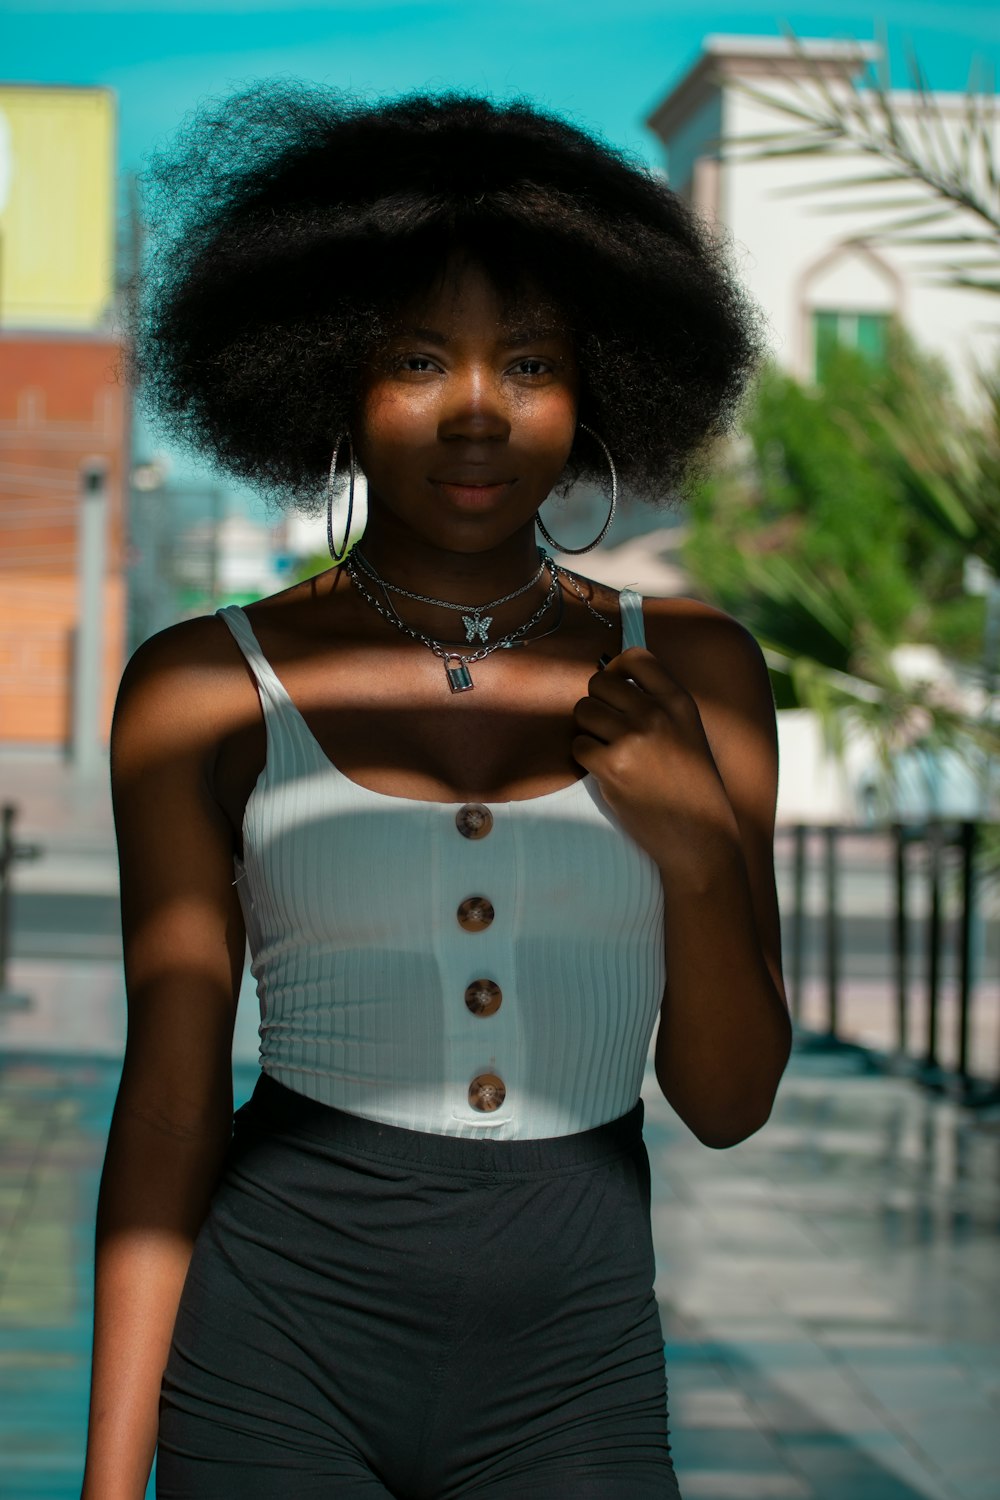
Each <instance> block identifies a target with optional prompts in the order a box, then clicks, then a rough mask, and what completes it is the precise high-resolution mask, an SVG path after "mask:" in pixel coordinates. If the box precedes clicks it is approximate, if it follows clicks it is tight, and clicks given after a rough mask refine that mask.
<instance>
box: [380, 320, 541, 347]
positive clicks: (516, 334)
mask: <svg viewBox="0 0 1000 1500" xmlns="http://www.w3.org/2000/svg"><path fill="white" fill-rule="evenodd" d="M561 332H562V331H561V330H560V329H559V328H558V327H557V326H556V325H555V324H554V323H533V324H531V325H530V326H528V327H526V328H515V329H511V331H510V332H508V333H504V335H503V337H502V339H501V342H502V344H503V347H504V348H505V349H517V348H520V346H521V345H522V344H533V343H536V342H539V341H541V340H542V339H550V338H559V337H561ZM396 336H397V338H404V339H421V340H423V341H424V342H426V343H428V344H440V345H442V347H444V348H447V346H448V345H449V344H450V343H451V339H449V338H448V336H447V334H444V333H442V332H441V331H440V330H439V329H437V328H401V329H400V331H399V333H398V334H397V335H396Z"/></svg>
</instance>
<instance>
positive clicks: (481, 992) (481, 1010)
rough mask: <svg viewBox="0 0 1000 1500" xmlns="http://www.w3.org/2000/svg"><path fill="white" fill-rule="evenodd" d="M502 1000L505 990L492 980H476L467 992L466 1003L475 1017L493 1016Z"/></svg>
mask: <svg viewBox="0 0 1000 1500" xmlns="http://www.w3.org/2000/svg"><path fill="white" fill-rule="evenodd" d="M502 1000H503V990H502V989H501V988H500V986H499V985H498V984H494V982H493V980H492V979H474V980H473V981H472V983H471V984H470V985H469V986H468V987H467V989H466V991H465V1003H466V1005H467V1006H468V1007H469V1009H470V1010H471V1011H472V1014H473V1015H474V1016H492V1015H493V1013H494V1011H497V1010H499V1009H500V1002H501V1001H502Z"/></svg>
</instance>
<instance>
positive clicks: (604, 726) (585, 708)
mask: <svg viewBox="0 0 1000 1500" xmlns="http://www.w3.org/2000/svg"><path fill="white" fill-rule="evenodd" d="M573 718H574V721H575V723H576V726H577V728H578V729H579V730H581V731H582V732H583V733H584V734H591V735H593V736H594V738H595V739H597V740H603V741H604V743H605V744H606V745H610V744H611V743H612V741H614V740H616V739H617V738H618V736H619V735H621V734H624V733H625V732H626V730H627V729H628V723H627V722H626V720H625V717H624V715H622V714H620V713H619V712H618V710H617V709H616V708H611V707H610V706H609V705H608V704H606V703H600V702H599V701H598V700H597V699H596V698H581V699H580V701H579V703H578V704H577V705H576V708H575V710H574V712H573Z"/></svg>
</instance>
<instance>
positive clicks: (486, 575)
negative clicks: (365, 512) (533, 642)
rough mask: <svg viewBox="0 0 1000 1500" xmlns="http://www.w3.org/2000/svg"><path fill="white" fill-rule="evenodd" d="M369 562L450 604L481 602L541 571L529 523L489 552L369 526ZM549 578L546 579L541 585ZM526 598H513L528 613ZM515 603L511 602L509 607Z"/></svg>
mask: <svg viewBox="0 0 1000 1500" xmlns="http://www.w3.org/2000/svg"><path fill="white" fill-rule="evenodd" d="M359 547H360V550H361V552H362V553H363V554H364V557H365V560H366V562H368V563H370V564H371V566H372V567H373V568H374V569H375V571H376V572H377V573H379V574H380V575H381V576H382V577H383V578H384V579H386V581H387V582H389V583H394V584H397V585H398V586H399V587H400V588H405V589H409V590H410V592H411V593H414V594H425V595H427V597H428V598H431V599H441V600H444V601H446V602H447V603H449V604H467V605H470V606H475V605H479V604H486V603H488V602H489V601H490V600H493V599H497V598H500V597H502V596H503V595H504V594H509V593H512V592H513V591H514V590H515V589H519V588H521V587H522V586H523V585H524V584H525V583H527V582H528V580H529V579H530V578H532V577H533V576H534V574H535V573H537V571H538V564H539V555H538V542H537V540H536V538H535V532H534V526H533V525H531V526H525V527H522V528H521V530H519V531H518V532H516V533H514V534H513V535H512V536H510V537H506V538H505V539H504V540H503V541H502V542H501V543H499V544H498V545H497V546H495V547H491V548H489V550H486V551H475V552H473V551H468V552H465V551H453V550H450V549H445V548H441V547H437V546H435V545H434V544H433V543H431V542H428V541H426V540H425V539H423V538H420V537H414V536H413V535H412V534H408V535H407V536H406V537H405V538H402V537H399V536H396V535H393V529H392V528H390V527H386V526H382V525H376V526H374V527H372V526H371V525H369V527H368V528H367V529H366V531H365V535H364V537H363V538H362V540H361V542H360V543H359ZM542 582H544V578H543V580H540V585H541V583H542ZM523 604H524V597H522V598H521V599H520V600H514V601H512V605H513V607H514V611H515V613H516V614H518V615H520V614H521V613H523ZM508 607H510V606H508Z"/></svg>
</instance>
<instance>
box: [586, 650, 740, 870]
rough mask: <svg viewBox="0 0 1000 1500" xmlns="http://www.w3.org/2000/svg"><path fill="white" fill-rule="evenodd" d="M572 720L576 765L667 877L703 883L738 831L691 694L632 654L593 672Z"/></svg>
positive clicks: (647, 654)
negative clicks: (588, 775) (721, 849)
mask: <svg viewBox="0 0 1000 1500" xmlns="http://www.w3.org/2000/svg"><path fill="white" fill-rule="evenodd" d="M573 717H574V720H575V722H576V726H577V733H576V735H575V736H574V739H573V742H572V746H571V749H572V753H573V757H574V759H575V760H576V761H578V762H579V764H580V765H581V766H583V768H584V769H585V770H587V771H592V772H593V774H594V775H595V776H596V777H597V780H598V782H599V784H600V788H601V794H602V796H603V797H604V800H605V801H606V802H607V804H608V806H609V807H610V808H611V810H612V812H614V814H615V816H616V817H617V818H618V820H619V822H620V823H621V824H622V826H623V828H624V829H625V830H626V832H627V833H629V834H630V835H631V836H632V838H634V839H635V841H636V843H638V844H639V845H641V847H642V848H644V849H645V850H646V852H647V853H648V854H649V855H650V856H651V858H652V859H654V860H655V861H656V863H657V865H658V866H659V868H660V870H661V872H663V873H664V874H665V875H669V876H671V877H677V878H683V879H684V880H687V881H695V882H696V881H697V880H698V878H699V877H700V876H703V875H704V873H705V867H706V861H707V862H709V863H711V858H712V852H713V850H716V849H718V848H719V847H720V840H721V841H722V842H724V843H725V844H727V845H728V848H729V851H730V852H731V850H732V848H733V847H734V842H733V841H735V847H738V845H739V829H738V825H737V822H736V816H735V813H734V812H733V809H732V805H731V803H730V801H729V798H728V797H727V795H726V789H725V787H724V785H723V783H722V777H721V776H720V774H719V770H718V767H717V766H716V764H715V760H714V758H713V756H712V751H711V748H710V746H709V743H708V738H707V736H706V734H705V729H704V726H703V724H702V721H701V714H700V713H699V711H698V705H697V704H696V702H695V700H694V698H693V697H692V696H691V694H690V693H689V692H688V691H687V690H686V689H685V688H684V687H682V686H681V684H680V683H679V682H677V680H676V679H675V678H674V677H672V676H671V674H670V673H669V672H668V671H667V670H666V668H665V667H664V666H663V665H662V664H661V663H660V662H659V661H658V660H657V658H656V657H655V656H654V655H653V653H652V652H651V651H647V650H645V649H644V648H642V647H639V646H632V647H630V648H629V649H628V650H627V651H623V652H622V653H621V655H619V656H616V657H614V658H613V659H612V661H611V662H610V663H609V665H608V666H607V667H606V668H605V670H604V671H603V672H595V673H594V675H593V677H591V679H590V682H589V684H588V694H587V697H586V698H581V699H580V701H579V702H578V703H577V705H576V707H575V709H574V711H573Z"/></svg>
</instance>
